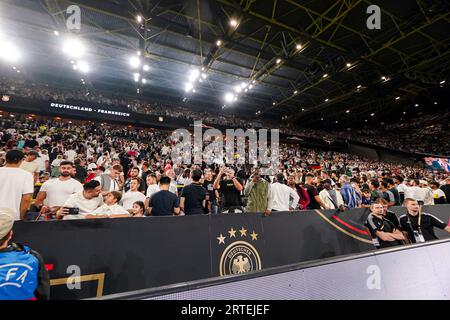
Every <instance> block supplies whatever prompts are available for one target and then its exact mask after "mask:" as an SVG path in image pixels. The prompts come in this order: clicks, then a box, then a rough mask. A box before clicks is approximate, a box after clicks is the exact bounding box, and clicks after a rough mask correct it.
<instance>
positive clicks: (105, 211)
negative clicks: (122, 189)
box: [91, 203, 130, 215]
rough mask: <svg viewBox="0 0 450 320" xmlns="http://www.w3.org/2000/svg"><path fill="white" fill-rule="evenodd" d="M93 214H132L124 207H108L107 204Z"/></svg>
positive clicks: (115, 205) (116, 205)
mask: <svg viewBox="0 0 450 320" xmlns="http://www.w3.org/2000/svg"><path fill="white" fill-rule="evenodd" d="M91 214H99V215H100V214H112V215H114V214H130V213H129V212H128V211H127V210H125V209H124V208H123V207H121V206H119V205H118V204H117V203H116V204H114V205H112V206H108V205H107V204H106V203H105V204H103V205H102V206H101V207H99V208H97V209H96V210H94V211H93V212H92V213H91Z"/></svg>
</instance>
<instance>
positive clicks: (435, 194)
mask: <svg viewBox="0 0 450 320" xmlns="http://www.w3.org/2000/svg"><path fill="white" fill-rule="evenodd" d="M441 197H444V198H445V193H444V191H442V190H441V189H436V190H433V198H434V199H439V198H441ZM433 202H434V200H433Z"/></svg>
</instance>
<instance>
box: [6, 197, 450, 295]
mask: <svg viewBox="0 0 450 320" xmlns="http://www.w3.org/2000/svg"><path fill="white" fill-rule="evenodd" d="M393 210H394V211H395V212H396V213H402V212H403V210H404V208H394V209H393ZM424 211H426V212H430V213H433V214H435V215H437V216H438V217H440V218H441V219H443V220H445V221H448V219H449V216H450V206H448V205H441V206H431V207H427V208H425V209H424ZM368 214H369V212H368V210H364V209H354V210H348V211H345V212H341V213H337V212H334V211H319V210H313V211H298V212H275V213H273V214H272V215H271V216H270V217H264V216H263V215H262V214H250V213H249V214H221V215H200V216H185V217H151V218H133V219H102V220H73V221H50V222H17V223H16V224H15V226H14V239H13V240H14V241H15V242H20V243H23V244H26V245H29V246H30V247H32V248H33V249H35V250H37V251H39V252H40V253H41V254H42V255H43V257H44V260H45V263H46V264H47V265H48V269H49V270H50V276H51V279H52V280H51V284H52V294H51V298H52V299H82V298H89V297H100V296H103V295H108V294H114V293H120V292H126V291H132V290H139V289H146V288H153V287H158V286H164V285H170V284H175V283H182V282H186V281H194V280H200V279H206V278H211V277H217V276H222V275H230V274H240V273H247V272H250V271H256V270H260V269H265V268H270V267H277V266H283V265H288V264H293V263H299V262H305V261H311V260H319V259H325V258H329V257H335V256H341V255H347V254H356V253H361V252H367V251H370V250H373V249H374V247H373V245H372V242H371V238H370V236H369V234H368V232H367V230H366V228H365V227H364V226H363V223H364V221H365V219H366V217H367V215H368ZM438 236H439V237H448V234H447V233H445V234H444V233H440V232H439V231H438ZM77 279H79V282H77ZM68 284H69V285H68ZM77 284H79V285H77Z"/></svg>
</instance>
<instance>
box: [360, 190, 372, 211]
mask: <svg viewBox="0 0 450 320" xmlns="http://www.w3.org/2000/svg"><path fill="white" fill-rule="evenodd" d="M361 193H362V200H361V207H362V208H370V205H371V204H372V196H371V192H370V190H369V189H362V191H361Z"/></svg>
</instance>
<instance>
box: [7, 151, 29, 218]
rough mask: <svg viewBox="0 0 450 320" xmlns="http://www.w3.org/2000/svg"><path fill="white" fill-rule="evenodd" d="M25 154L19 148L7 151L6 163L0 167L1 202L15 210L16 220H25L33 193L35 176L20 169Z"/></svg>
mask: <svg viewBox="0 0 450 320" xmlns="http://www.w3.org/2000/svg"><path fill="white" fill-rule="evenodd" d="M23 158H24V154H23V152H22V151H19V150H10V151H8V152H7V153H6V165H5V166H4V167H2V168H0V181H1V183H0V204H1V206H2V207H4V208H8V209H10V210H11V211H12V212H14V217H13V218H14V219H15V220H23V219H24V217H25V213H26V212H27V210H28V208H29V206H30V202H31V197H32V195H33V191H34V188H33V176H32V175H31V173H29V172H27V171H25V170H22V169H20V165H21V164H22V161H23Z"/></svg>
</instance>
